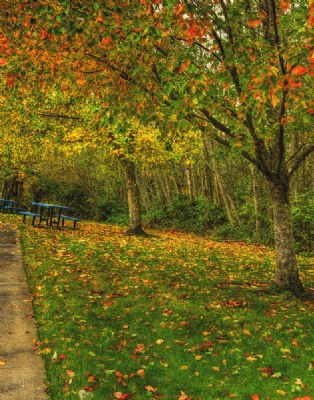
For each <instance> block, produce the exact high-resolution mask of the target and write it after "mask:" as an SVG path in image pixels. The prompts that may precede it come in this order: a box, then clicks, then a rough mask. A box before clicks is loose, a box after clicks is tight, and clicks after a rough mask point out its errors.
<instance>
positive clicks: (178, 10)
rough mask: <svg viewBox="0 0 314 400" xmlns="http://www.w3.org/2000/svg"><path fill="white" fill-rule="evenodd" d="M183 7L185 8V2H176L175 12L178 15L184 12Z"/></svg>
mask: <svg viewBox="0 0 314 400" xmlns="http://www.w3.org/2000/svg"><path fill="white" fill-rule="evenodd" d="M183 9H184V4H176V5H175V6H174V13H175V14H176V15H179V14H181V13H182V11H183Z"/></svg>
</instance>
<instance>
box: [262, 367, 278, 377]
mask: <svg viewBox="0 0 314 400" xmlns="http://www.w3.org/2000/svg"><path fill="white" fill-rule="evenodd" d="M259 370H260V371H262V372H263V373H264V374H267V375H269V376H271V375H273V374H274V373H275V371H274V370H273V368H272V367H263V368H260V369H259Z"/></svg>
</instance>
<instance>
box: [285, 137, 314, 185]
mask: <svg viewBox="0 0 314 400" xmlns="http://www.w3.org/2000/svg"><path fill="white" fill-rule="evenodd" d="M313 152H314V143H313V144H311V145H309V147H307V148H306V149H304V151H303V152H302V153H301V154H300V155H299V156H298V157H297V158H296V159H295V161H294V165H293V166H292V167H291V169H290V171H289V173H288V179H291V177H292V175H293V174H294V173H295V172H296V171H297V170H298V169H299V167H300V165H301V164H302V162H303V161H304V160H305V159H306V158H307V157H308V156H309V155H310V154H312V153H313Z"/></svg>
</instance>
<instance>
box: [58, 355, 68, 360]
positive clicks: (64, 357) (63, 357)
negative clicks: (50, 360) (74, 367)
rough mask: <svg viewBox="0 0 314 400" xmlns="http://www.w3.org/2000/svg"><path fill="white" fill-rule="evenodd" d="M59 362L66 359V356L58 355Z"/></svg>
mask: <svg viewBox="0 0 314 400" xmlns="http://www.w3.org/2000/svg"><path fill="white" fill-rule="evenodd" d="M59 358H60V360H65V359H66V358H67V355H66V354H60V356H59Z"/></svg>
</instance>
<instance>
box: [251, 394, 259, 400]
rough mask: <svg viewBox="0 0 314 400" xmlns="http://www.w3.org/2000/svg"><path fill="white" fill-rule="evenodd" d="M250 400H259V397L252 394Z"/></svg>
mask: <svg viewBox="0 0 314 400" xmlns="http://www.w3.org/2000/svg"><path fill="white" fill-rule="evenodd" d="M251 399H252V400H259V395H258V394H257V393H256V394H253V395H252V396H251Z"/></svg>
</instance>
